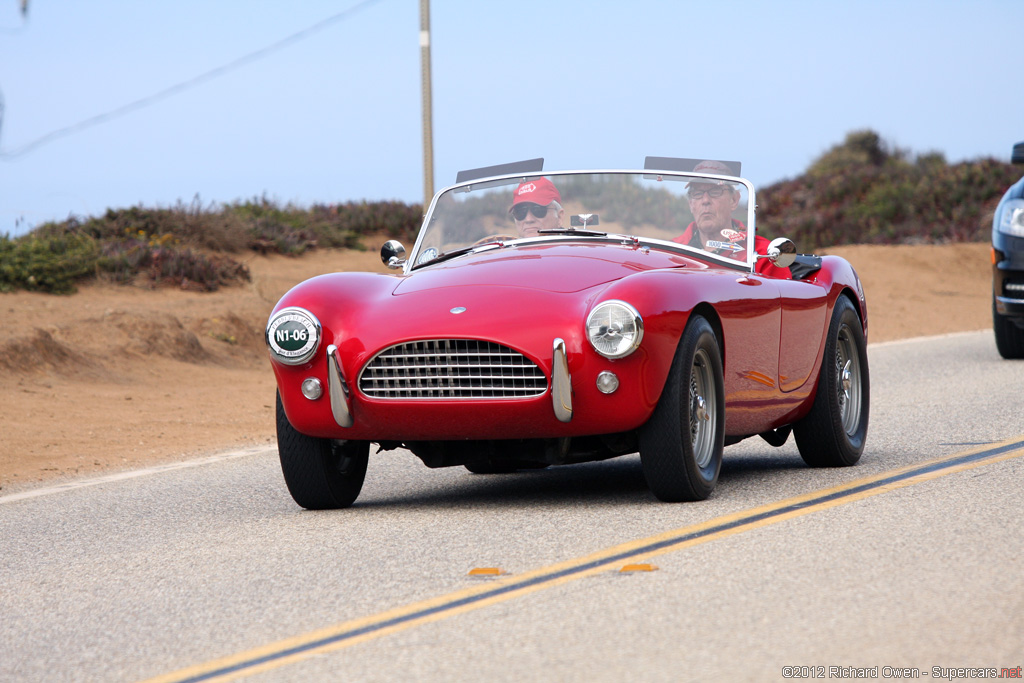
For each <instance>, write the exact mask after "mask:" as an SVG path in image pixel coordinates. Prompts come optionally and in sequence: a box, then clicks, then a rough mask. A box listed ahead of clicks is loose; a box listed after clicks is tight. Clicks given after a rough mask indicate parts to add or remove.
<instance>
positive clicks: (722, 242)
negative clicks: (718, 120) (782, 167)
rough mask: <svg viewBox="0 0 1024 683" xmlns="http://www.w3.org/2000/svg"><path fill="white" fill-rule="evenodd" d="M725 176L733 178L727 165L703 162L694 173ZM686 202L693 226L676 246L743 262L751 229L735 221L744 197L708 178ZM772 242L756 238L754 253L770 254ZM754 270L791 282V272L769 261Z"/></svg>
mask: <svg viewBox="0 0 1024 683" xmlns="http://www.w3.org/2000/svg"><path fill="white" fill-rule="evenodd" d="M693 170H694V171H705V172H710V173H717V174H721V175H730V174H731V173H732V171H730V170H729V168H728V167H726V166H725V164H723V163H721V162H717V161H702V162H701V163H699V164H697V166H696V167H695V168H694V169H693ZM686 198H687V200H688V201H689V203H690V213H692V214H693V217H694V218H693V222H692V223H690V224H689V225H688V226H686V230H684V231H683V234H682V235H680V236H679V237H676V238H675V239H674V240H672V241H673V242H678V243H680V244H688V245H690V246H691V247H697V248H699V249H704V250H705V251H710V252H712V253H715V254H719V255H722V256H729V257H732V258H742V255H743V250H744V249H745V248H746V243H747V227H746V226H745V225H743V223H742V222H740V221H738V220H736V219H735V218H733V217H732V212H733V211H735V210H736V207H737V206H738V205H739V202H740V193H739V191H738V190H737V189H736V188H735V186H734V185H733V183H728V182H725V181H722V180H714V179H711V178H708V179H706V180H697V181H694V182H691V183H688V184H687V186H686ZM768 244H769V241H768V239H767V238H765V237H761V236H760V235H754V251H756V252H757V253H758V254H767V253H768ZM754 270H755V271H756V272H757V273H760V274H761V275H767V276H769V277H782V278H790V277H792V275H791V274H790V272H789V268H779V267H778V266H776V265H775V264H774V263H772V262H771V261H770V260H769V259H767V258H760V259H757V261H756V262H755V263H754Z"/></svg>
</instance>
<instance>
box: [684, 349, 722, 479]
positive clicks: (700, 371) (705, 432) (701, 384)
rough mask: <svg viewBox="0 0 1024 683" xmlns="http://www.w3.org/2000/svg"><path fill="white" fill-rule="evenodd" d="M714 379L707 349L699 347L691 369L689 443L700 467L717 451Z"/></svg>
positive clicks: (702, 467)
mask: <svg viewBox="0 0 1024 683" xmlns="http://www.w3.org/2000/svg"><path fill="white" fill-rule="evenodd" d="M715 391H716V388H715V380H714V375H713V374H712V371H711V359H710V358H709V357H708V354H707V351H705V350H704V349H698V350H697V353H696V354H695V355H694V358H693V367H692V370H691V372H690V443H691V444H692V447H693V457H694V460H695V461H696V463H697V467H699V468H700V469H704V468H705V467H707V466H708V464H709V463H710V462H711V459H712V458H713V457H714V455H715V433H716V431H717V428H718V411H717V410H716V406H717V405H718V402H717V401H716V398H717V397H716V395H715Z"/></svg>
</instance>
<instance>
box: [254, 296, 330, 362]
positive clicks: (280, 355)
mask: <svg viewBox="0 0 1024 683" xmlns="http://www.w3.org/2000/svg"><path fill="white" fill-rule="evenodd" d="M320 336H321V328H320V321H319V320H317V319H316V316H315V315H313V314H312V313H310V312H309V311H307V310H306V309H304V308H299V307H297V306H292V307H290V308H282V309H281V310H280V311H278V312H277V313H275V314H274V315H273V316H271V318H270V321H269V322H268V323H267V346H268V347H269V348H270V352H271V353H272V354H273V356H274V360H276V361H277V362H279V363H284V364H285V365H302V364H303V363H305V362H306V361H308V360H309V359H310V358H312V357H313V354H315V353H316V350H317V348H319V346H320Z"/></svg>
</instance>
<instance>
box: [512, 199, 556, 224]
mask: <svg viewBox="0 0 1024 683" xmlns="http://www.w3.org/2000/svg"><path fill="white" fill-rule="evenodd" d="M550 208H551V207H550V206H541V205H540V204H531V203H529V202H523V203H522V204H516V205H515V206H513V207H512V217H513V218H515V219H516V220H517V221H524V220H526V214H527V213H532V214H533V217H534V218H544V216H547V215H548V209H550Z"/></svg>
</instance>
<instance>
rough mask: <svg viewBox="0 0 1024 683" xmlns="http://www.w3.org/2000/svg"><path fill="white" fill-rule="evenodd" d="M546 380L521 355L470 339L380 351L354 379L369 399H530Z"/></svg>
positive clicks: (443, 340) (540, 372)
mask: <svg viewBox="0 0 1024 683" xmlns="http://www.w3.org/2000/svg"><path fill="white" fill-rule="evenodd" d="M547 388H548V381H547V377H545V376H544V373H543V372H542V371H541V369H540V368H539V367H537V365H535V364H534V363H533V362H531V361H530V360H529V359H528V358H526V357H525V356H524V355H523V354H521V353H518V352H516V351H513V350H512V349H510V348H508V347H507V346H502V345H501V344H495V343H493V342H487V341H477V340H473V339H430V340H426V341H417V342H409V343H406V344H396V345H395V346H392V347H390V348H387V349H385V350H384V351H381V352H380V353H379V354H377V355H376V356H375V357H374V358H373V360H371V361H370V362H369V363H368V364H367V365H366V367H365V368H363V371H362V373H361V374H360V375H359V390H360V391H361V392H363V394H365V395H366V396H371V397H373V398H406V399H408V398H415V399H423V398H529V397H532V396H540V395H541V394H543V393H544V392H545V391H547Z"/></svg>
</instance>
